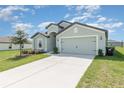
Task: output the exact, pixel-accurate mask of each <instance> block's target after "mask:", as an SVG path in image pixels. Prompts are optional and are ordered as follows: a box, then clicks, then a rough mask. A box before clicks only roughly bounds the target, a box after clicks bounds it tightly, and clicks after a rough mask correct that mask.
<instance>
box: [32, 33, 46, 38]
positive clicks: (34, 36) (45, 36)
mask: <svg viewBox="0 0 124 93" xmlns="http://www.w3.org/2000/svg"><path fill="white" fill-rule="evenodd" d="M38 34H40V35H43V36H45V37H48V36H47V35H45V34H43V33H41V32H37V33H35V34H34V35H33V36H31V38H33V37H35V36H37V35H38Z"/></svg>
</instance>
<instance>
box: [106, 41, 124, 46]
mask: <svg viewBox="0 0 124 93" xmlns="http://www.w3.org/2000/svg"><path fill="white" fill-rule="evenodd" d="M108 46H112V47H114V46H121V47H123V46H124V42H123V41H116V40H108Z"/></svg>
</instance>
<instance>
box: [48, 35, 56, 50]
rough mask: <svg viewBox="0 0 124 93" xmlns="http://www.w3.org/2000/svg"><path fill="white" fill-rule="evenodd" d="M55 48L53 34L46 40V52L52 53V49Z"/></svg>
mask: <svg viewBox="0 0 124 93" xmlns="http://www.w3.org/2000/svg"><path fill="white" fill-rule="evenodd" d="M55 46H56V37H54V35H53V34H51V35H50V37H49V38H47V51H48V52H49V51H53V48H54V47H55Z"/></svg>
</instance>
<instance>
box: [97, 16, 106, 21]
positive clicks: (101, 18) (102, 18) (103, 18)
mask: <svg viewBox="0 0 124 93" xmlns="http://www.w3.org/2000/svg"><path fill="white" fill-rule="evenodd" d="M106 20H107V18H106V17H99V18H98V20H97V22H104V21H106Z"/></svg>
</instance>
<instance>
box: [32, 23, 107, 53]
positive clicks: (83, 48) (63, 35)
mask: <svg viewBox="0 0 124 93" xmlns="http://www.w3.org/2000/svg"><path fill="white" fill-rule="evenodd" d="M46 29H47V30H48V31H47V32H46V33H44V34H43V33H40V32H37V33H36V34H34V35H33V36H32V37H31V38H32V39H33V49H34V50H43V51H46V52H50V51H53V48H54V47H57V48H58V50H59V52H60V53H71V54H91V55H98V50H99V49H102V50H103V53H104V54H105V52H106V48H105V47H106V44H107V39H108V31H107V30H104V29H100V28H97V27H93V26H89V25H86V24H82V23H78V22H74V23H70V22H67V21H61V22H59V23H58V24H54V23H51V24H49V25H48V26H47V27H46Z"/></svg>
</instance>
